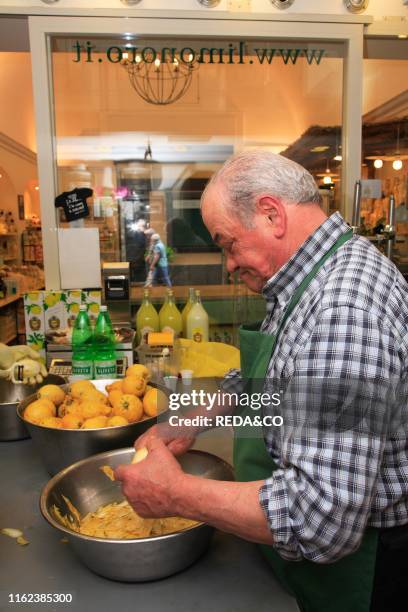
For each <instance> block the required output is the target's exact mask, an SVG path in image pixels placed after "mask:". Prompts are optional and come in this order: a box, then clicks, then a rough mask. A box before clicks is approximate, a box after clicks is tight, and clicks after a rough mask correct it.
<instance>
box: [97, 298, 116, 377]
mask: <svg viewBox="0 0 408 612" xmlns="http://www.w3.org/2000/svg"><path fill="white" fill-rule="evenodd" d="M93 344H94V377H95V378H96V379H97V378H116V353H115V332H114V331H113V327H112V322H111V320H110V317H109V313H108V310H107V308H106V306H101V308H100V311H99V315H98V318H97V319H96V324H95V332H94V341H93Z"/></svg>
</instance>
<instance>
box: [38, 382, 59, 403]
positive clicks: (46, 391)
mask: <svg viewBox="0 0 408 612" xmlns="http://www.w3.org/2000/svg"><path fill="white" fill-rule="evenodd" d="M38 395H39V396H40V398H42V399H43V398H48V399H50V400H51V401H52V403H53V404H55V405H56V406H59V405H60V404H62V402H63V401H64V399H65V393H64V391H63V390H62V389H61V387H58V385H44V386H43V387H41V389H40V390H39V391H38Z"/></svg>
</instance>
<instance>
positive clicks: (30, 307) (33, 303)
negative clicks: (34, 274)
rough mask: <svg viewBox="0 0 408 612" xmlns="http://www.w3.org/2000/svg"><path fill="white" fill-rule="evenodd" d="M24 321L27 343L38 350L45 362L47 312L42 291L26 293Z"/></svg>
mask: <svg viewBox="0 0 408 612" xmlns="http://www.w3.org/2000/svg"><path fill="white" fill-rule="evenodd" d="M24 322H25V328H26V336H27V340H26V343H27V345H28V346H29V347H30V348H32V349H34V350H36V351H38V352H39V353H40V355H41V357H42V358H43V359H44V363H45V313H44V295H43V292H42V291H30V292H29V293H24Z"/></svg>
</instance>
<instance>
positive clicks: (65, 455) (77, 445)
mask: <svg viewBox="0 0 408 612" xmlns="http://www.w3.org/2000/svg"><path fill="white" fill-rule="evenodd" d="M92 382H93V384H94V385H95V387H96V388H97V389H99V390H100V391H105V387H106V385H108V384H110V383H112V382H115V381H114V380H93V381H92ZM149 384H150V385H151V386H153V387H154V386H157V385H155V384H154V383H149ZM61 386H62V388H63V389H64V391H67V390H68V387H69V385H61ZM35 399H37V396H36V394H34V395H31V396H30V397H27V398H26V399H25V400H24V401H23V402H21V403H20V404H19V406H18V408H17V414H18V416H19V417H20V419H21V420H22V422H23V423H24V425H25V426H26V427H27V429H28V431H29V433H30V435H31V437H32V439H33V441H34V444H35V445H36V447H37V451H38V453H39V454H40V456H41V458H42V460H43V463H44V465H45V467H46V469H47V471H48V472H49V473H50V474H51V476H53V475H54V474H56V473H57V472H59V471H60V470H62V469H64V468H65V467H67V466H69V465H71V464H72V463H75V462H76V461H80V460H81V459H85V457H90V456H91V455H95V454H96V453H101V452H103V451H108V450H113V449H115V448H124V447H126V446H133V443H134V441H135V440H136V438H138V437H139V436H141V435H142V433H144V432H145V431H146V430H147V429H149V427H151V426H152V425H154V423H155V422H156V418H155V417H152V418H149V419H144V420H143V421H139V422H138V423H131V424H129V425H122V426H120V427H105V428H104V429H54V428H51V427H42V426H41V425H34V424H33V423H29V422H28V421H24V419H23V413H24V410H25V409H26V407H27V406H28V404H30V403H31V402H33V401H34V400H35Z"/></svg>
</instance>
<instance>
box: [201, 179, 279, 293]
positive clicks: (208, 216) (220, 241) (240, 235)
mask: <svg viewBox="0 0 408 612" xmlns="http://www.w3.org/2000/svg"><path fill="white" fill-rule="evenodd" d="M232 210H233V209H232V208H230V207H228V200H227V196H226V194H225V191H224V189H223V188H222V186H221V185H219V184H216V185H214V186H212V187H210V188H209V190H208V192H207V195H206V198H205V200H204V202H203V205H202V211H201V214H202V217H203V220H204V223H205V225H206V226H207V228H208V231H209V232H210V234H211V236H212V239H213V240H214V242H215V243H216V244H217V245H218V246H220V247H221V248H222V249H223V250H224V253H225V256H226V264H227V270H228V272H229V273H230V274H232V273H233V272H237V273H238V275H239V276H240V278H241V279H242V281H243V282H244V283H245V284H246V285H247V287H249V288H250V289H251V290H252V291H255V292H257V293H261V291H262V288H263V286H264V285H265V283H266V282H267V280H269V278H271V276H273V274H274V273H275V272H276V271H277V269H278V268H279V267H280V266H279V265H277V264H276V262H274V259H275V258H274V256H273V253H272V251H273V249H272V247H273V243H274V241H273V237H272V236H271V234H270V232H268V228H267V225H266V220H265V217H264V216H262V215H259V214H257V213H255V214H254V216H253V219H252V226H253V227H251V228H250V229H248V228H246V227H244V226H243V225H242V222H241V220H240V219H239V218H238V217H237V216H236V215H234V214H233V213H232V212H231V211H232Z"/></svg>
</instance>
